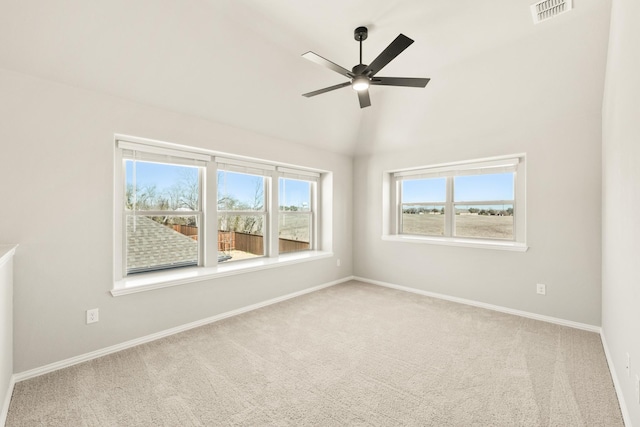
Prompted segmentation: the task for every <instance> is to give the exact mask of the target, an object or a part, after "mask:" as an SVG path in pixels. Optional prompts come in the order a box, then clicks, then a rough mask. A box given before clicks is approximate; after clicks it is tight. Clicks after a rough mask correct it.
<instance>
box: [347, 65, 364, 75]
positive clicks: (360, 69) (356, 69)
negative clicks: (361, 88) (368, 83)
mask: <svg viewBox="0 0 640 427" xmlns="http://www.w3.org/2000/svg"><path fill="white" fill-rule="evenodd" d="M366 68H367V64H358V65H356V66H354V67H353V68H352V69H351V71H352V72H353V74H355V75H356V76H358V75H360V74H362V72H363V71H364V70H366ZM367 74H368V73H367Z"/></svg>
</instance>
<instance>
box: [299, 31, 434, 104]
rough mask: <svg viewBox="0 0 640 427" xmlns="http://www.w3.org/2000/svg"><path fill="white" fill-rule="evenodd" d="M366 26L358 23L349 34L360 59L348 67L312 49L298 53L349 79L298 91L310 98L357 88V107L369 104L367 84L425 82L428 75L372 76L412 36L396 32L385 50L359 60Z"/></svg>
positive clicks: (424, 83) (403, 84)
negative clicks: (368, 61)
mask: <svg viewBox="0 0 640 427" xmlns="http://www.w3.org/2000/svg"><path fill="white" fill-rule="evenodd" d="M367 34H368V30H367V27H358V28H356V29H355V30H354V32H353V36H354V38H355V39H356V41H357V42H359V43H360V63H359V64H358V65H356V66H354V67H353V68H352V69H351V71H349V70H347V69H346V68H342V67H341V66H339V65H338V64H335V63H333V62H331V61H329V60H328V59H325V58H323V57H322V56H320V55H317V54H315V53H313V52H307V53H305V54H304V55H302V57H303V58H306V59H308V60H309V61H313V62H315V63H316V64H319V65H322V66H325V67H327V68H328V69H330V70H333V71H335V72H336V73H338V74H341V75H343V76H345V77H347V78H348V79H349V81H348V82H344V83H340V84H337V85H334V86H329V87H326V88H324V89H319V90H316V91H313V92H309V93H305V94H302V96H306V97H307V98H310V97H312V96H316V95H320V94H322V93H325V92H330V91H332V90H336V89H340V88H343V87H347V86H351V87H352V88H353V89H354V90H355V91H356V92H358V100H359V101H360V108H365V107H369V106H370V105H371V99H370V98H369V86H370V85H373V86H406V87H425V86H426V85H427V83H429V80H430V79H423V78H413V77H376V74H377V73H378V71H380V70H382V69H383V68H384V67H385V66H386V65H387V64H388V63H389V62H391V61H392V60H393V59H394V58H395V57H396V56H398V55H400V54H401V53H402V51H403V50H405V49H406V48H408V47H409V46H411V44H412V43H413V40H411V39H410V38H409V37H407V36H405V35H404V34H400V35H399V36H398V37H396V39H395V40H394V41H392V42H391V44H390V45H389V46H387V48H386V49H385V50H383V51H382V53H381V54H380V55H378V57H377V58H376V59H374V60H373V62H372V63H371V64H370V65H367V64H363V63H362V42H363V41H364V40H366V39H367Z"/></svg>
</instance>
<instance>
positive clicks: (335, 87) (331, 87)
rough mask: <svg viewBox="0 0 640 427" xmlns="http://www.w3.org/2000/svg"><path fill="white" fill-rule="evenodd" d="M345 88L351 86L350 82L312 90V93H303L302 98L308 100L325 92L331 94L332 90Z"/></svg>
mask: <svg viewBox="0 0 640 427" xmlns="http://www.w3.org/2000/svg"><path fill="white" fill-rule="evenodd" d="M347 86H351V82H344V83H340V84H338V85H334V86H329V87H325V88H324V89H318V90H314V91H313V92H309V93H303V94H302V96H306V97H307V98H310V97H312V96H316V95H320V94H322V93H325V92H331V91H332V90H336V89H340V88H342V87H347Z"/></svg>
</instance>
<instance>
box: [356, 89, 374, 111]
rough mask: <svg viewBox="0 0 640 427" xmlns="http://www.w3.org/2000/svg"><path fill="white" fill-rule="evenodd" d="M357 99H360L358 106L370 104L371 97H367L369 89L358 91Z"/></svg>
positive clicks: (362, 106)
mask: <svg viewBox="0 0 640 427" xmlns="http://www.w3.org/2000/svg"><path fill="white" fill-rule="evenodd" d="M358 101H360V108H365V107H370V106H371V98H369V89H365V90H360V91H358Z"/></svg>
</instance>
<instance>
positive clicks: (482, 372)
mask: <svg viewBox="0 0 640 427" xmlns="http://www.w3.org/2000/svg"><path fill="white" fill-rule="evenodd" d="M41 425H43V426H44V425H46V426H227V425H229V426H231V425H241V426H264V425H277V426H303V425H309V426H349V425H356V426H360V425H366V426H396V425H402V426H414V425H415V426H465V427H467V426H564V427H567V426H589V427H591V426H607V427H610V426H623V422H622V418H621V414H620V409H619V407H618V402H617V400H616V395H615V391H614V389H613V383H612V380H611V377H610V374H609V371H608V369H607V362H606V360H605V356H604V352H603V349H602V345H601V342H600V338H599V336H598V335H597V334H595V333H591V332H585V331H581V330H577V329H571V328H566V327H562V326H557V325H553V324H549V323H544V322H539V321H535V320H530V319H525V318H521V317H517V316H511V315H507V314H502V313H497V312H493V311H488V310H484V309H479V308H475V307H469V306H465V305H460V304H455V303H451V302H447V301H441V300H437V299H432V298H427V297H423V296H419V295H415V294H410V293H406V292H401V291H396V290H392V289H387V288H382V287H378V286H373V285H367V284H363V283H359V282H348V283H345V284H342V285H338V286H333V287H330V288H327V289H324V290H321V291H318V292H314V293H311V294H307V295H304V296H301V297H298V298H294V299H291V300H288V301H285V302H282V303H279V304H276V305H272V306H269V307H265V308H262V309H260V310H256V311H252V312H249V313H246V314H243V315H240V316H236V317H233V318H229V319H226V320H223V321H220V322H217V323H214V324H211V325H208V326H204V327H201V328H197V329H193V330H190V331H187V332H184V333H181V334H178V335H173V336H171V337H168V338H164V339H161V340H158V341H154V342H152V343H148V344H145V345H141V346H138V347H136V348H132V349H129V350H125V351H122V352H119V353H117V354H113V355H109V356H105V357H102V358H100V359H95V360H93V361H90V362H86V363H83V364H80V365H77V366H73V367H71V368H67V369H63V370H60V371H57V372H53V373H50V374H47V375H43V376H40V377H37V378H34V379H31V380H27V381H23V382H20V383H18V384H17V385H16V387H15V390H14V393H13V398H12V401H11V407H10V410H9V415H8V419H7V426H29V427H32V426H41Z"/></svg>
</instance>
